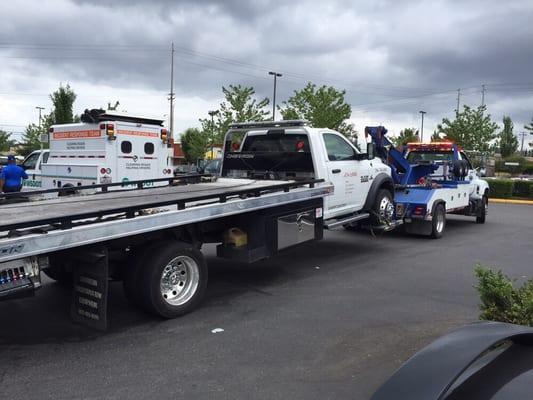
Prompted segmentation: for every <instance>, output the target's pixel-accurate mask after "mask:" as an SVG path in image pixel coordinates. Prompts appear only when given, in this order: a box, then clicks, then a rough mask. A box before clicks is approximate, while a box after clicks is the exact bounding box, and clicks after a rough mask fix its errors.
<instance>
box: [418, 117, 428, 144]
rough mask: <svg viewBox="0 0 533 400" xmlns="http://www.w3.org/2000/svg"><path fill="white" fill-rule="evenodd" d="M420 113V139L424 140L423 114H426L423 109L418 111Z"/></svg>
mask: <svg viewBox="0 0 533 400" xmlns="http://www.w3.org/2000/svg"><path fill="white" fill-rule="evenodd" d="M419 113H420V115H421V116H422V125H421V126H420V141H421V142H423V141H424V114H426V112H425V111H419Z"/></svg>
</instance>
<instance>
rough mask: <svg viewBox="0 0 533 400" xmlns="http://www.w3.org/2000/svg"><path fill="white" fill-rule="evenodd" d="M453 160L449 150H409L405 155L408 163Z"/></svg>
mask: <svg viewBox="0 0 533 400" xmlns="http://www.w3.org/2000/svg"><path fill="white" fill-rule="evenodd" d="M452 160H453V153H452V152H451V151H440V152H435V151H410V152H409V154H408V155H407V161H409V163H411V164H413V163H417V162H421V161H430V162H435V161H437V162H438V161H441V162H444V161H452Z"/></svg>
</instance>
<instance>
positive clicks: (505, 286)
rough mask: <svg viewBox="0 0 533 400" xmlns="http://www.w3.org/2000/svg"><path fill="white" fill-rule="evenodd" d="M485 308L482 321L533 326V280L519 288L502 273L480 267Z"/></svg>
mask: <svg viewBox="0 0 533 400" xmlns="http://www.w3.org/2000/svg"><path fill="white" fill-rule="evenodd" d="M474 273H475V275H476V277H477V278H478V286H476V289H477V291H478V292H479V296H480V300H481V305H480V310H481V314H480V315H479V319H482V320H490V321H501V322H509V323H512V324H519V325H528V326H533V279H530V280H528V281H526V282H525V283H524V284H523V285H522V286H521V287H519V288H516V287H515V285H514V281H512V280H511V279H510V278H509V277H508V276H506V275H505V274H504V273H503V272H502V271H500V270H498V271H494V270H491V269H489V268H485V267H483V266H481V265H477V266H476V267H475V269H474Z"/></svg>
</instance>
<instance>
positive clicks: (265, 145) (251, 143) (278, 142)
mask: <svg viewBox="0 0 533 400" xmlns="http://www.w3.org/2000/svg"><path fill="white" fill-rule="evenodd" d="M242 151H253V152H255V151H256V152H276V153H291V152H299V153H302V152H303V153H309V152H310V149H309V140H308V138H307V135H295V134H287V135H285V134H282V135H274V134H266V135H253V136H248V137H247V138H246V140H245V142H244V144H243V146H242Z"/></svg>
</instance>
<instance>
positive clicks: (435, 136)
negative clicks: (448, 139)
mask: <svg viewBox="0 0 533 400" xmlns="http://www.w3.org/2000/svg"><path fill="white" fill-rule="evenodd" d="M431 141H432V142H440V141H442V138H441V137H440V133H439V132H437V131H433V135H431Z"/></svg>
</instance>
